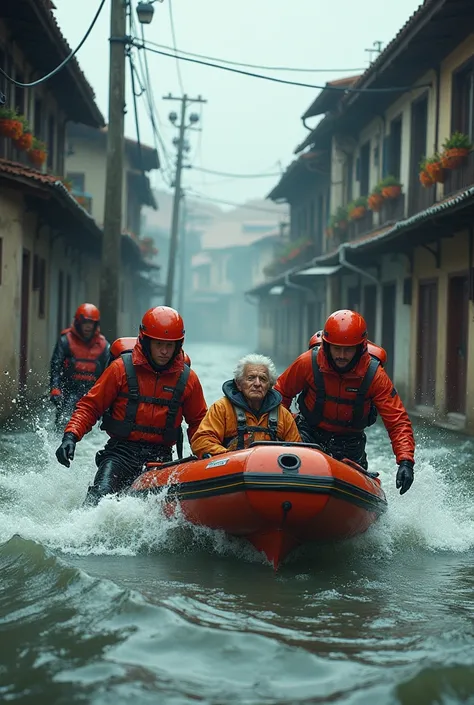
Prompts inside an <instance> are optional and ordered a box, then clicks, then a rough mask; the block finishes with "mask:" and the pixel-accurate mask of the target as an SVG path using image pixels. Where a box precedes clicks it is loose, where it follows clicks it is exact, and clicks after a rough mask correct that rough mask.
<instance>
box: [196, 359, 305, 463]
mask: <svg viewBox="0 0 474 705" xmlns="http://www.w3.org/2000/svg"><path fill="white" fill-rule="evenodd" d="M275 380H276V370H275V365H274V364H273V362H272V361H271V360H270V358H268V357H264V356H263V355H253V354H252V355H246V356H245V357H243V358H242V359H241V360H239V362H238V364H237V367H236V369H235V372H234V379H231V380H228V381H227V382H224V384H223V385H222V391H223V392H224V396H223V397H222V399H218V400H217V401H216V402H214V404H211V406H210V407H209V409H208V412H207V414H206V416H205V417H204V419H203V420H202V421H201V425H200V426H199V428H198V430H197V431H196V433H195V434H194V436H193V439H192V442H191V448H192V451H193V453H195V454H196V455H197V456H198V457H199V458H202V457H207V456H211V455H219V454H220V453H226V452H228V451H229V450H243V449H244V448H248V446H249V445H250V444H251V443H252V442H253V441H287V442H290V443H300V442H301V436H300V434H299V432H298V429H297V428H296V424H295V420H294V419H293V416H292V414H290V412H289V411H288V410H287V409H285V407H284V406H283V405H282V403H281V400H282V399H281V394H279V393H278V392H276V391H275V390H274V389H272V387H273V385H274V384H275Z"/></svg>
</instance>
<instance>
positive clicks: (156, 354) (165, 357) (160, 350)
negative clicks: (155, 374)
mask: <svg viewBox="0 0 474 705" xmlns="http://www.w3.org/2000/svg"><path fill="white" fill-rule="evenodd" d="M175 350H176V342H175V341H174V340H150V354H151V357H152V360H153V362H154V363H155V365H166V364H167V363H168V362H169V361H170V360H171V358H172V357H173V353H174V351H175Z"/></svg>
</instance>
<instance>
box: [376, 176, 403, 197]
mask: <svg viewBox="0 0 474 705" xmlns="http://www.w3.org/2000/svg"><path fill="white" fill-rule="evenodd" d="M380 188H381V189H382V196H383V197H384V198H387V199H395V198H398V197H399V196H400V194H401V192H402V185H401V183H400V181H399V180H398V179H397V178H396V177H395V176H386V177H385V179H383V180H382V181H381V182H380Z"/></svg>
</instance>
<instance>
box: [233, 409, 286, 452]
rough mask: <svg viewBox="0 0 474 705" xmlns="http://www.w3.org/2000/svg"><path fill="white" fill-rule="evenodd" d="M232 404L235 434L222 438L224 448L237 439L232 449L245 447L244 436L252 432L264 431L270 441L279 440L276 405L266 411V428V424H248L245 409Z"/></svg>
mask: <svg viewBox="0 0 474 705" xmlns="http://www.w3.org/2000/svg"><path fill="white" fill-rule="evenodd" d="M232 406H233V408H234V412H235V416H236V419H237V435H236V436H230V437H228V438H224V446H225V447H226V448H229V446H230V445H231V444H234V442H235V440H237V444H236V446H235V448H234V447H233V448H232V450H243V449H244V448H245V447H246V445H245V442H246V440H247V439H246V436H248V434H249V433H252V432H253V433H264V434H265V435H267V436H269V437H270V440H271V441H277V440H279V439H278V436H277V428H278V406H275V407H274V408H273V409H270V411H269V412H268V428H267V427H266V426H248V425H247V417H246V415H245V411H244V410H243V409H242V408H241V407H240V406H236V405H235V404H232Z"/></svg>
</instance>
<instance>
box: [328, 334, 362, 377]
mask: <svg viewBox="0 0 474 705" xmlns="http://www.w3.org/2000/svg"><path fill="white" fill-rule="evenodd" d="M323 348H324V352H325V354H326V358H327V361H328V362H329V365H330V366H331V367H332V369H333V370H334V371H335V372H337V373H338V374H340V375H343V374H344V373H345V372H350V371H351V370H353V369H354V367H356V365H357V363H358V362H359V360H360V358H361V357H362V355H363V353H364V344H363V343H361V344H360V345H358V346H357V351H356V354H355V355H354V357H353V358H352V360H350V361H349V362H348V363H347V365H344V367H339V366H338V365H336V363H335V361H334V359H333V356H332V355H331V351H330V349H329V343H326V341H325V340H323Z"/></svg>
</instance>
